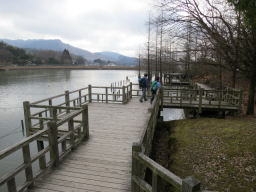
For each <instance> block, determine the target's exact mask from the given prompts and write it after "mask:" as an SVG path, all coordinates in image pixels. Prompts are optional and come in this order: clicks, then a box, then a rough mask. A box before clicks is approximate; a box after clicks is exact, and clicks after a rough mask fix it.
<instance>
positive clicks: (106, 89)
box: [106, 87, 108, 103]
mask: <svg viewBox="0 0 256 192" xmlns="http://www.w3.org/2000/svg"><path fill="white" fill-rule="evenodd" d="M106 103H108V88H107V87H106Z"/></svg>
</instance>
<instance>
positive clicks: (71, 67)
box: [0, 65, 137, 71]
mask: <svg viewBox="0 0 256 192" xmlns="http://www.w3.org/2000/svg"><path fill="white" fill-rule="evenodd" d="M33 69H76V70H137V66H72V65H67V66H52V65H42V66H0V71H9V70H33Z"/></svg>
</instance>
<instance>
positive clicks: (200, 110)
mask: <svg viewBox="0 0 256 192" xmlns="http://www.w3.org/2000/svg"><path fill="white" fill-rule="evenodd" d="M202 96H203V89H201V88H200V89H199V105H198V113H199V114H201V113H202V102H203V101H202V100H203V97H202Z"/></svg>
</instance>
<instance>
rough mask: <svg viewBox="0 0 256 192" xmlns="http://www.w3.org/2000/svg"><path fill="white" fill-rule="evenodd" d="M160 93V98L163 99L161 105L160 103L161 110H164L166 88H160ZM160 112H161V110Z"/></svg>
mask: <svg viewBox="0 0 256 192" xmlns="http://www.w3.org/2000/svg"><path fill="white" fill-rule="evenodd" d="M159 94H160V100H161V105H160V111H163V109H164V107H163V105H164V88H161V89H159ZM159 114H160V112H159Z"/></svg>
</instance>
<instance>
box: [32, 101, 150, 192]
mask: <svg viewBox="0 0 256 192" xmlns="http://www.w3.org/2000/svg"><path fill="white" fill-rule="evenodd" d="M150 107H151V105H150V104H149V102H147V103H140V102H139V100H138V98H134V99H132V100H131V101H130V102H129V103H128V104H125V105H122V104H100V103H91V104H89V129H90V137H89V140H88V141H86V142H83V143H82V144H80V145H79V146H78V147H77V149H76V150H74V151H73V152H71V154H69V155H68V156H67V157H66V158H65V159H64V160H63V161H62V163H61V165H60V166H59V167H57V168H56V169H54V170H51V171H50V173H49V174H48V175H46V176H45V177H43V178H41V179H39V180H38V181H37V182H36V184H35V187H34V188H32V189H31V191H44V190H45V191H49V192H54V191H78V192H79V191H85V192H86V191H90V192H101V191H102V192H103V191H104V192H128V191H130V187H131V186H130V183H131V160H132V158H131V155H132V143H133V142H137V141H138V139H139V136H140V134H141V133H142V131H143V129H144V128H145V126H146V125H147V120H148V118H149V115H150V113H149V110H148V109H149V108H150ZM76 119H78V120H81V116H78V117H77V118H76ZM60 129H63V130H67V124H64V125H63V126H62V127H61V128H60Z"/></svg>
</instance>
